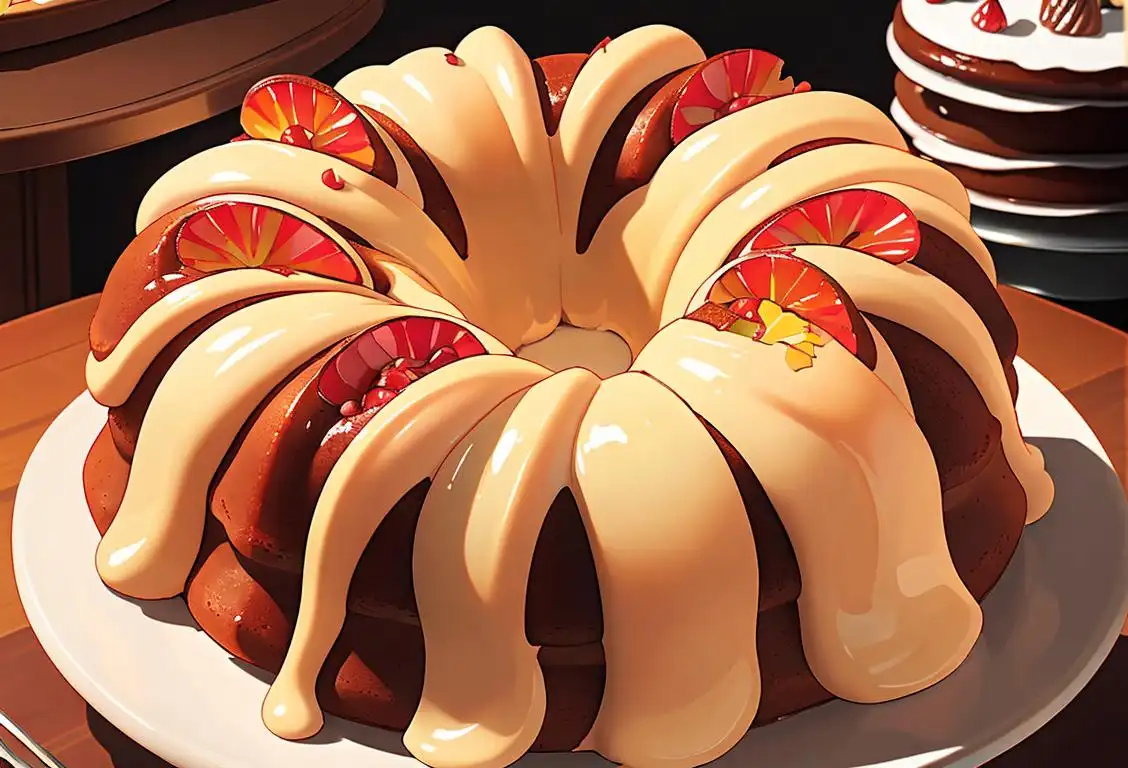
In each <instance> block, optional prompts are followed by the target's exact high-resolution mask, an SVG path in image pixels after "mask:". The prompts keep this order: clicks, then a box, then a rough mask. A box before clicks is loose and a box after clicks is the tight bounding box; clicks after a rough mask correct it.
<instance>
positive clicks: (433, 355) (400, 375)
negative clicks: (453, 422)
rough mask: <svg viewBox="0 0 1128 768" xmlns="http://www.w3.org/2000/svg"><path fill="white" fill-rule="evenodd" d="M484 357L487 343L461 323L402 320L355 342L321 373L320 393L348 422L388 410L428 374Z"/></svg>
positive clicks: (385, 324) (379, 328)
mask: <svg viewBox="0 0 1128 768" xmlns="http://www.w3.org/2000/svg"><path fill="white" fill-rule="evenodd" d="M484 354H486V348H485V347H484V346H483V345H482V343H481V342H480V341H479V340H478V339H477V338H475V336H474V334H472V333H471V332H470V331H468V330H466V329H465V328H463V327H462V326H461V325H459V324H458V323H454V322H451V321H450V320H445V319H442V318H432V317H401V318H398V319H395V320H389V321H387V322H385V323H381V324H380V325H378V326H376V327H374V328H370V329H369V330H367V331H365V332H364V333H361V334H360V335H359V336H357V337H355V338H354V339H353V340H352V341H350V342H349V343H348V345H347V346H345V347H344V348H343V349H342V350H341V351H340V352H338V353H337V354H336V355H335V356H334V357H333V359H332V360H330V361H329V362H328V363H327V364H326V365H325V367H324V368H323V369H322V371H321V374H320V376H319V377H318V384H317V391H318V393H319V394H320V395H321V397H322V398H323V399H324V400H325V401H326V402H328V403H330V404H332V405H335V406H338V407H340V408H342V409H343V410H342V415H343V416H349V415H354V414H355V413H359V412H360V411H362V410H365V411H366V410H369V409H371V408H373V407H377V406H382V405H384V404H385V403H387V402H388V401H390V400H391V399H392V398H394V397H395V396H396V395H398V394H399V393H400V392H402V391H403V390H404V389H405V388H407V387H408V386H410V385H411V383H412V382H415V381H418V380H419V379H420V378H422V377H423V376H426V375H427V374H428V373H431V372H433V371H436V370H438V369H439V368H442V367H445V366H447V365H450V364H451V363H455V362H458V361H459V360H462V359H465V358H467V357H474V356H477V355H484Z"/></svg>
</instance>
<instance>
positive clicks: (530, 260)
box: [339, 31, 560, 348]
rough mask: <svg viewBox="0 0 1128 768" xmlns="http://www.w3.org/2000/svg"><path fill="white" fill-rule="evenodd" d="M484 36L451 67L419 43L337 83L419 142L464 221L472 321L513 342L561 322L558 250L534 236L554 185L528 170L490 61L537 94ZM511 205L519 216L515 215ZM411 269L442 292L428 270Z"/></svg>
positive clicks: (547, 225) (540, 170)
mask: <svg viewBox="0 0 1128 768" xmlns="http://www.w3.org/2000/svg"><path fill="white" fill-rule="evenodd" d="M491 36H492V37H493V38H494V40H495V43H498V44H496V45H493V46H484V45H482V43H481V42H476V40H475V39H472V38H473V36H472V37H471V38H468V39H467V41H466V45H467V49H468V51H469V52H470V53H469V55H470V56H471V57H472V59H471V60H468V61H462V62H461V63H459V64H451V63H449V62H448V61H447V59H446V56H447V53H448V52H447V51H445V50H443V49H439V48H425V49H422V50H418V51H414V52H412V53H409V54H407V55H406V56H403V57H402V58H400V59H397V60H396V61H395V62H393V63H392V64H389V65H388V66H386V67H380V68H374V69H364V70H359V71H357V72H354V73H353V74H352V75H350V76H348V77H346V78H344V79H342V80H341V82H340V84H339V87H340V89H341V92H342V95H344V96H346V97H348V98H351V99H354V100H356V101H357V102H358V103H361V104H366V105H368V106H372V107H373V108H388V109H391V110H393V111H394V113H395V114H396V115H397V116H398V117H399V118H400V119H401V122H400V125H401V127H403V129H404V130H406V131H408V132H410V133H411V136H412V138H413V139H415V141H416V142H417V143H418V144H419V145H420V146H422V147H425V148H426V151H427V154H428V156H429V157H430V159H431V161H432V162H433V163H434V165H435V168H436V169H437V170H438V171H439V173H440V174H441V175H442V177H443V180H444V181H445V182H446V184H447V187H448V188H449V189H450V193H451V195H452V196H453V197H454V200H455V203H456V205H457V207H458V211H459V213H460V215H461V217H462V221H463V223H464V225H465V227H466V235H467V242H468V248H467V250H468V252H469V254H470V258H469V259H467V261H466V262H465V263H464V265H463V266H464V269H465V270H466V272H467V274H468V275H469V277H470V280H471V285H472V286H473V289H472V290H473V291H475V292H476V300H477V305H478V306H480V307H481V310H482V312H483V313H484V314H483V315H480V316H474V321H475V322H476V323H479V324H482V325H484V326H485V327H486V328H489V329H490V331H491V332H492V333H493V334H494V335H496V336H497V337H498V338H499V339H501V340H502V341H503V342H505V343H506V344H507V345H508V346H509V347H511V348H513V347H516V346H519V345H521V344H523V343H526V342H529V341H533V340H535V339H538V338H542V337H543V336H545V335H547V334H548V333H549V332H550V331H551V330H552V328H553V327H555V325H556V323H557V322H558V321H559V319H560V287H559V280H560V278H559V267H558V266H557V257H556V253H555V252H554V251H553V249H551V248H548V249H546V248H544V247H543V239H544V238H543V235H542V234H541V233H543V232H546V231H552V230H553V229H554V228H555V215H554V212H553V211H552V208H551V200H546V199H545V195H546V194H549V193H550V191H551V189H552V178H551V173H550V172H549V169H548V168H546V166H545V164H544V163H541V164H540V165H539V167H529V168H526V165H525V162H524V158H523V157H522V155H521V150H522V149H524V150H525V151H531V147H530V145H529V142H528V141H527V139H526V136H527V131H522V132H521V134H520V138H521V139H522V140H521V141H520V144H521V146H520V147H519V146H518V142H517V141H515V139H514V137H513V136H512V135H511V133H510V126H509V123H508V122H507V120H506V117H507V116H509V117H510V118H511V119H513V120H514V121H517V122H519V121H520V115H518V114H517V110H516V109H515V108H514V102H513V101H512V99H510V98H506V99H505V100H504V102H503V106H501V105H499V104H498V102H497V100H496V99H495V96H496V95H497V94H499V93H500V94H501V95H503V96H504V95H505V93H504V88H503V87H502V86H501V85H500V84H499V83H498V82H497V78H498V75H497V72H496V69H497V68H498V67H502V68H505V70H506V72H507V77H509V78H512V79H511V80H510V85H511V86H512V87H513V88H514V89H515V92H516V91H526V92H531V93H534V94H535V88H534V87H533V84H532V68H531V67H529V66H526V69H525V72H523V73H517V72H515V71H513V70H512V67H511V66H510V65H511V61H510V60H511V58H512V56H511V55H506V54H511V51H510V50H509V49H508V48H507V47H506V46H503V45H500V43H499V42H498V37H497V35H491V34H490V33H489V32H488V31H479V33H478V38H477V39H478V40H481V39H482V38H483V37H485V38H489V37H491ZM456 55H457V54H456ZM460 58H461V57H460ZM526 62H527V60H526ZM472 64H473V66H472ZM480 70H485V71H486V72H488V77H486V76H483V74H482V72H481V71H480ZM523 80H527V81H528V82H527V83H525V84H523V83H522V81H523ZM491 85H492V86H493V87H491ZM529 89H532V90H531V91H529ZM377 105H380V106H377ZM437 105H442V109H443V110H444V111H446V112H447V113H448V114H452V115H474V119H473V120H437V119H435V109H436V106H437ZM538 111H539V106H538ZM541 125H542V133H543V123H541ZM514 211H521V215H520V216H514V215H513V212H514ZM374 245H375V243H374ZM378 247H379V246H378ZM380 250H387V249H386V248H381V249H380ZM396 255H397V256H399V255H400V254H398V253H397V254H396ZM408 263H410V262H408ZM419 271H420V273H421V274H423V276H424V277H426V278H427V279H428V281H430V282H432V283H434V284H435V286H436V288H439V289H440V291H441V290H442V286H441V285H439V283H437V282H436V281H435V280H434V278H433V277H432V276H431V275H430V274H429V273H428V272H427V271H426V270H423V269H420V270H419ZM448 298H449V297H448ZM453 303H454V304H455V305H456V306H459V307H461V306H462V305H461V304H459V302H457V301H455V302H453ZM467 317H471V315H470V314H469V313H467Z"/></svg>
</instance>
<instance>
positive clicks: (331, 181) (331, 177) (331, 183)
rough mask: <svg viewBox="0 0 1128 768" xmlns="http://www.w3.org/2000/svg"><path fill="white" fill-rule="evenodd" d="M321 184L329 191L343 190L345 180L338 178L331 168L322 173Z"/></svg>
mask: <svg viewBox="0 0 1128 768" xmlns="http://www.w3.org/2000/svg"><path fill="white" fill-rule="evenodd" d="M321 183H322V184H324V185H325V186H327V187H329V189H335V190H340V189H344V188H345V180H344V179H342V178H341V177H340V176H338V175H337V172H336V171H334V170H333V169H332V168H327V169H325V171H324V172H322V174H321Z"/></svg>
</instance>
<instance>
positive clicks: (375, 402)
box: [364, 389, 399, 411]
mask: <svg viewBox="0 0 1128 768" xmlns="http://www.w3.org/2000/svg"><path fill="white" fill-rule="evenodd" d="M398 394H399V393H398V392H396V391H394V390H391V389H373V390H371V391H370V392H368V393H366V394H365V395H364V410H366V411H367V410H368V409H369V408H378V407H381V406H384V405H387V404H388V403H390V402H391V401H392V400H394V399H395V396H396V395H398Z"/></svg>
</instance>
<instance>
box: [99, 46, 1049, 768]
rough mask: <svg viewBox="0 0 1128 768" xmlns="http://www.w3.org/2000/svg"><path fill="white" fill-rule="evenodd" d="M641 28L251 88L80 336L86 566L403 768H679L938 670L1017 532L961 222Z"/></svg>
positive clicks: (1001, 387) (882, 159) (1028, 507)
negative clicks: (88, 521) (545, 760)
mask: <svg viewBox="0 0 1128 768" xmlns="http://www.w3.org/2000/svg"><path fill="white" fill-rule="evenodd" d="M782 67H783V62H781V61H780V60H779V59H778V58H776V57H774V56H772V55H770V54H767V53H764V52H762V51H755V50H738V51H730V52H728V53H725V54H722V55H719V56H714V57H712V58H707V57H706V56H705V55H704V54H703V53H702V51H701V49H700V48H699V47H698V45H697V44H696V43H695V42H694V41H693V40H692V39H691V38H690V37H689V36H687V35H685V34H683V33H682V32H679V31H677V30H675V29H671V28H668V27H663V26H654V27H646V28H642V29H638V30H635V31H633V32H630V33H628V34H625V35H623V36H621V37H619V38H616V39H614V40H605V41H604V42H603V43H601V44H600V45H599V46H597V47H596V49H595V50H594V51H593V52H592V53H591V54H588V55H583V54H576V55H571V54H569V55H558V56H548V57H545V58H540V59H535V60H530V59H529V58H528V57H526V55H525V54H524V53H523V52H522V51H521V49H520V48H519V47H518V46H517V44H516V43H514V42H513V40H511V39H510V38H509V37H508V36H506V35H505V34H504V33H503V32H501V31H500V30H498V29H493V28H485V29H480V30H478V31H476V32H474V33H473V34H471V35H470V36H468V37H467V38H466V39H465V40H464V41H463V42H462V43H461V44H460V45H459V46H458V48H457V49H456V50H454V51H453V52H452V51H448V50H445V49H437V48H431V49H426V50H421V51H417V52H415V53H412V54H409V55H407V56H405V57H403V58H401V59H399V60H397V61H395V62H394V63H392V64H390V65H387V66H372V67H366V68H364V69H361V70H358V71H356V72H354V73H352V74H351V75H349V76H347V77H346V78H345V79H344V80H343V81H342V82H341V83H340V84H339V85H338V86H337V88H336V89H332V88H329V87H327V86H325V85H322V84H320V83H317V82H314V81H312V80H309V79H306V78H301V77H278V78H272V79H269V80H266V81H264V82H262V83H260V84H259V85H257V86H255V88H253V89H252V90H251V91H250V93H249V94H248V95H247V98H246V100H245V102H244V105H243V108H242V118H241V121H242V126H243V129H244V131H245V134H244V135H242V136H240V137H239V138H238V140H236V141H233V142H232V143H230V144H228V145H225V146H220V147H217V148H214V149H211V150H208V151H206V152H203V153H201V154H199V155H197V156H195V157H192V158H190V159H189V160H187V161H185V162H184V163H182V164H180V165H179V166H177V167H175V168H173V169H172V170H171V171H169V172H168V173H167V174H166V175H165V176H164V177H163V178H161V179H160V180H159V181H158V182H157V183H156V184H155V185H154V186H153V188H152V189H151V190H150V192H149V193H148V196H147V197H146V198H145V200H144V201H143V203H142V205H141V210H140V213H139V215H138V232H139V234H138V235H137V238H136V239H135V240H134V241H133V242H132V244H130V245H129V247H128V248H127V249H126V251H125V253H124V254H123V255H122V257H121V259H120V260H119V261H118V263H117V265H116V266H115V268H114V270H113V273H112V274H111V276H110V278H109V281H108V283H107V285H106V289H105V292H104V294H103V296H102V299H101V302H100V305H99V307H98V311H97V314H96V315H95V317H94V320H93V323H92V325H91V329H90V345H91V355H90V359H89V365H88V368H87V381H88V384H89V388H90V391H91V393H92V394H93V395H94V397H95V398H96V399H97V400H98V401H99V402H100V403H102V404H103V405H105V406H107V408H108V416H107V421H106V426H105V428H104V429H103V430H102V432H101V434H100V435H99V437H98V438H97V441H96V442H95V444H94V445H93V447H92V449H91V450H90V453H89V457H88V459H87V462H86V467H85V477H84V482H85V487H86V491H87V496H88V501H89V505H90V509H91V512H92V515H93V518H94V521H95V523H96V524H97V526H98V529H99V530H100V531H101V532H102V534H103V538H102V541H101V544H100V546H99V549H98V553H97V568H98V571H99V573H100V575H101V577H102V579H103V581H104V582H105V583H106V584H107V585H108V586H109V587H111V588H113V589H114V590H117V591H119V592H121V593H124V594H126V595H129V596H132V597H135V598H141V599H158V598H170V597H174V596H178V595H183V596H184V599H185V600H186V601H187V604H188V607H189V609H190V610H191V613H192V615H193V616H194V617H195V619H196V620H197V621H198V622H199V624H200V627H201V628H202V629H203V631H205V632H206V633H207V634H208V635H210V636H211V637H212V638H213V639H214V640H215V641H216V642H217V643H219V644H220V645H221V646H222V647H223V648H224V649H226V650H227V651H228V652H229V653H231V654H232V655H234V656H236V657H238V658H240V659H243V660H245V661H247V662H250V663H251V664H253V665H255V666H258V667H261V668H263V669H266V670H269V671H271V672H274V673H277V676H276V678H275V680H274V683H273V685H272V687H271V690H270V692H269V694H268V696H267V698H266V701H265V703H264V705H263V719H264V722H265V724H266V726H267V727H268V728H270V729H271V730H272V731H273V732H274V733H276V734H277V735H279V736H281V737H284V738H289V739H301V738H305V737H308V736H311V735H313V734H314V733H316V732H317V731H318V730H319V728H320V727H321V725H322V722H323V716H322V710H324V711H326V712H330V713H333V714H336V715H340V716H342V717H345V718H350V719H353V720H358V721H361V722H364V723H370V724H372V725H376V726H381V727H383V728H389V729H395V730H402V731H405V735H404V742H405V744H406V746H407V747H408V749H409V750H410V751H411V752H412V754H414V755H415V756H416V757H417V758H418V759H419V760H420V761H422V762H423V763H426V764H427V765H430V766H479V767H493V766H504V765H508V764H510V763H512V762H513V761H515V760H517V759H518V758H519V757H520V756H521V755H522V754H524V753H525V752H527V751H530V750H536V751H569V750H593V751H596V752H599V753H600V754H602V755H604V756H605V757H607V758H609V759H611V760H615V761H618V762H623V763H627V764H629V765H631V766H636V767H637V768H646V767H647V766H658V765H662V766H686V767H687V768H688V767H690V766H699V765H702V764H704V763H706V762H709V761H710V760H712V759H714V758H716V757H718V756H720V755H721V754H723V753H725V752H726V751H727V750H728V749H730V748H731V747H732V746H733V745H734V744H735V743H736V742H737V741H738V740H739V739H741V737H742V736H743V735H744V734H745V732H746V731H747V730H748V728H749V727H751V726H752V725H755V724H758V723H768V722H771V721H773V720H776V719H778V718H780V717H783V716H785V715H788V714H790V713H794V712H796V711H798V710H801V709H803V708H806V707H810V706H812V705H815V704H818V703H821V702H824V701H826V700H828V699H830V698H832V697H835V696H837V697H840V698H843V699H847V700H850V701H855V702H881V701H887V700H890V699H895V698H899V697H902V696H905V695H908V694H911V693H914V692H916V691H919V690H921V689H923V688H926V687H928V686H929V685H931V684H933V683H935V682H936V681H938V680H940V679H942V678H943V677H945V676H946V675H947V674H948V673H950V672H951V671H952V670H954V669H955V668H956V667H958V666H959V665H960V664H961V662H962V661H963V660H964V658H965V657H966V656H967V654H968V653H969V652H970V650H971V648H972V646H973V645H974V643H975V641H976V638H977V637H978V635H979V632H980V629H981V626H982V621H983V619H982V616H981V612H980V609H979V605H978V600H979V599H981V598H982V597H983V596H984V595H985V594H986V593H987V592H988V591H989V590H990V589H991V587H992V586H993V585H994V584H995V582H996V580H997V579H998V578H999V576H1000V574H1001V573H1002V571H1003V569H1004V568H1005V567H1006V565H1007V562H1008V560H1009V559H1010V557H1011V555H1012V553H1013V552H1014V550H1015V547H1016V546H1017V544H1018V540H1019V537H1020V535H1021V533H1022V529H1023V526H1024V524H1026V523H1028V522H1031V521H1034V520H1036V519H1038V518H1039V517H1040V516H1041V515H1042V514H1043V513H1045V511H1046V510H1047V508H1048V507H1049V504H1050V502H1051V499H1052V495H1053V488H1052V484H1051V481H1050V479H1049V476H1048V475H1047V474H1046V472H1045V469H1044V467H1043V462H1042V458H1041V455H1040V454H1039V452H1038V451H1037V450H1036V449H1035V448H1033V447H1030V446H1028V445H1027V444H1026V443H1025V441H1024V440H1023V437H1022V435H1021V433H1020V431H1019V426H1018V422H1017V417H1016V414H1015V409H1014V401H1015V397H1016V395H1017V379H1016V377H1015V371H1014V367H1013V364H1012V363H1013V360H1014V356H1015V351H1016V347H1017V338H1016V330H1015V325H1014V323H1013V321H1012V319H1011V317H1010V315H1009V314H1008V312H1007V310H1006V308H1005V307H1004V305H1003V303H1002V301H1001V300H1000V297H999V293H998V290H997V289H996V285H995V272H994V268H993V266H992V262H991V259H990V256H989V254H988V253H987V250H986V249H985V248H984V246H983V244H982V243H981V242H980V241H979V240H978V239H977V238H976V236H975V235H974V233H973V232H972V230H971V228H970V226H969V224H968V199H967V194H966V192H965V190H964V188H963V187H962V186H961V185H960V183H959V182H958V181H957V180H956V179H955V177H953V176H952V175H951V174H950V173H948V172H947V171H945V170H943V169H941V168H939V167H937V166H936V165H934V164H932V163H930V162H928V161H926V160H922V159H920V158H917V157H914V156H913V155H912V154H911V153H910V152H908V151H907V148H906V145H905V142H904V140H903V139H902V137H901V134H900V133H899V132H898V130H897V128H896V127H895V126H894V125H893V123H892V122H890V120H889V119H887V118H886V117H884V116H883V115H882V113H881V112H880V111H879V110H878V109H876V108H874V107H872V106H870V105H868V104H866V103H865V102H863V101H860V100H858V99H855V98H852V97H850V96H845V95H841V94H836V93H820V92H817V91H812V90H811V88H810V86H808V85H807V84H806V83H798V84H797V83H796V82H795V81H794V80H793V79H792V78H791V77H786V76H784V74H783V72H782Z"/></svg>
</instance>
